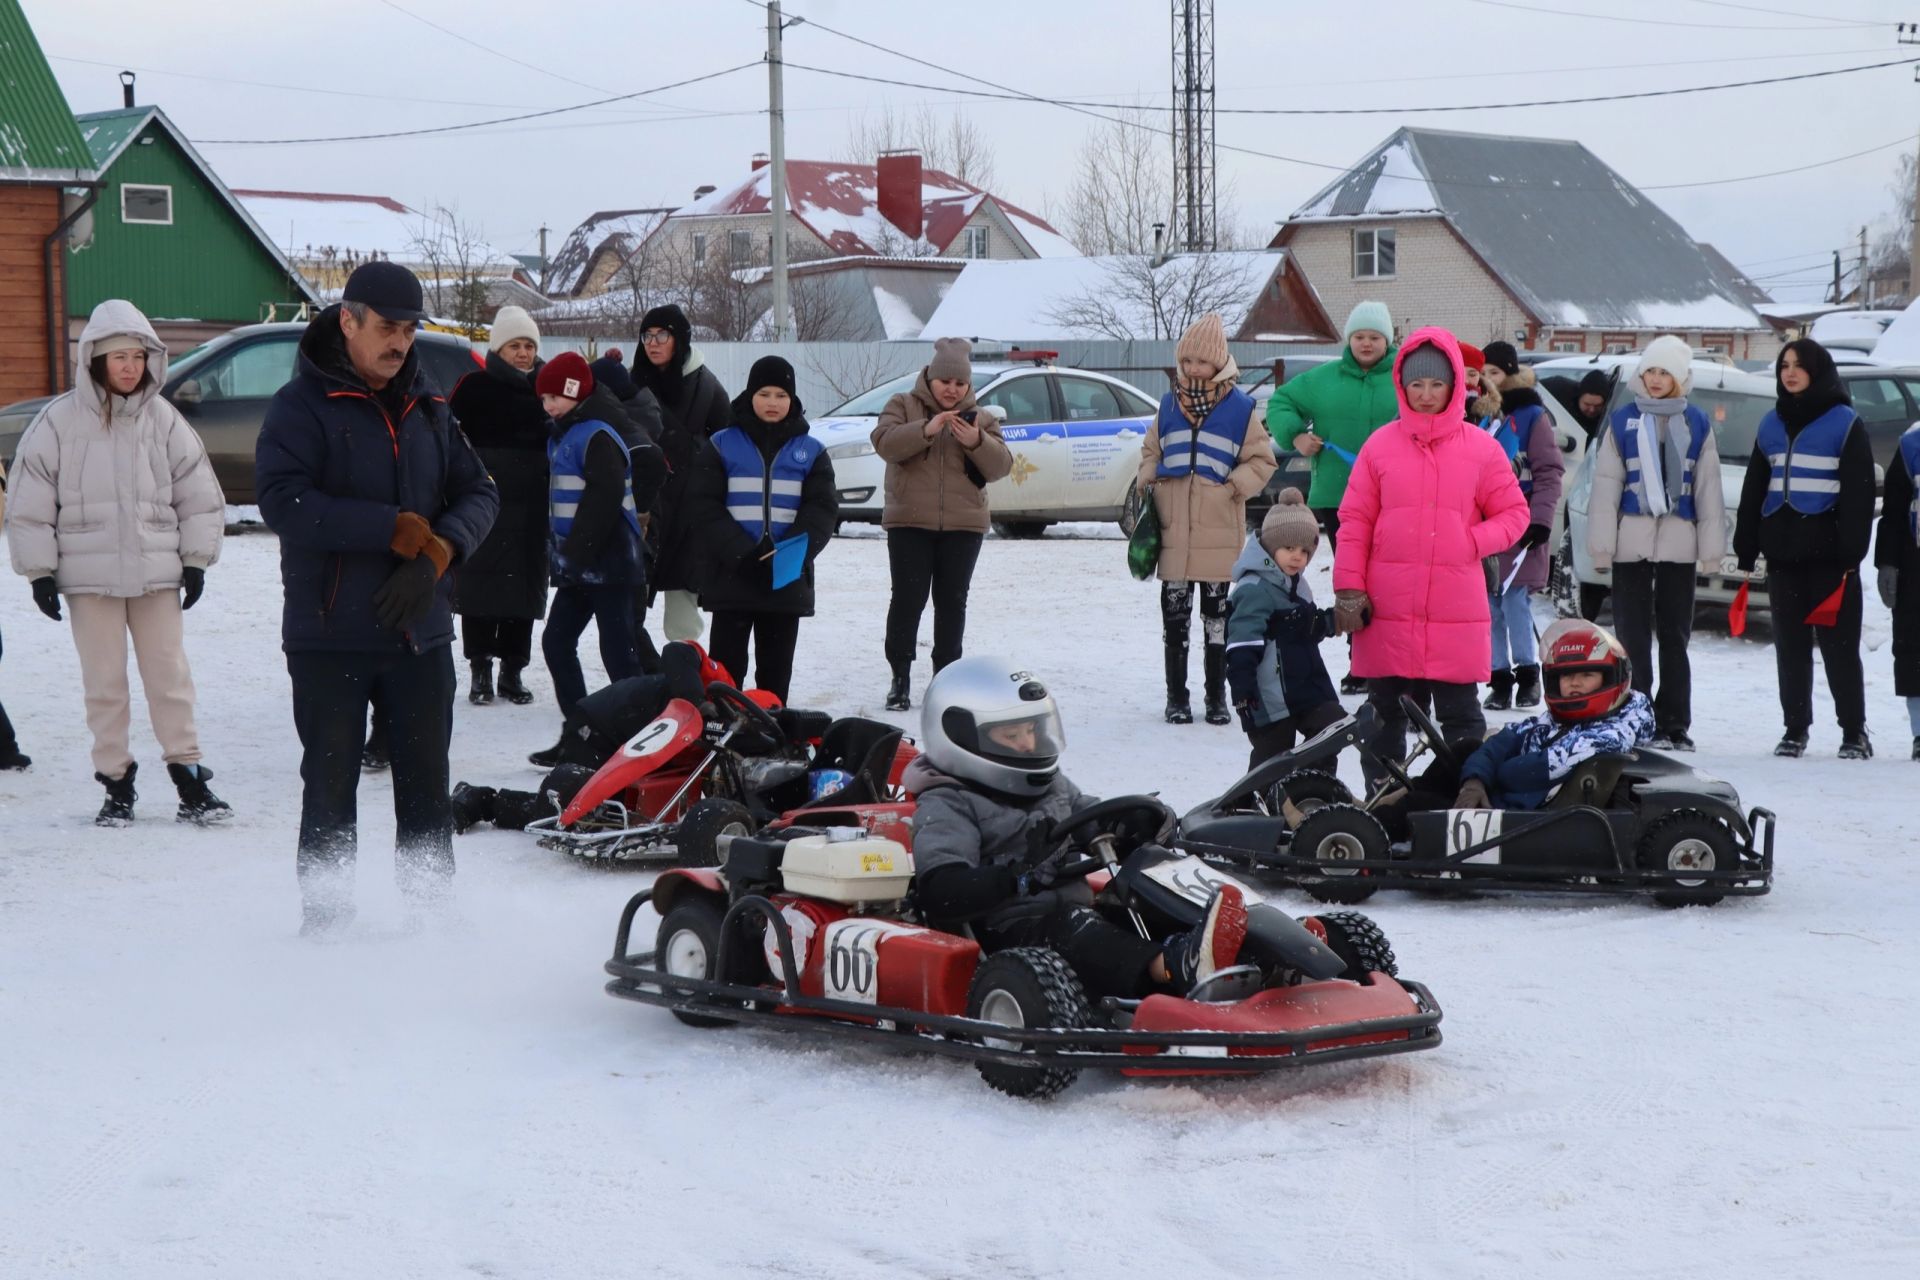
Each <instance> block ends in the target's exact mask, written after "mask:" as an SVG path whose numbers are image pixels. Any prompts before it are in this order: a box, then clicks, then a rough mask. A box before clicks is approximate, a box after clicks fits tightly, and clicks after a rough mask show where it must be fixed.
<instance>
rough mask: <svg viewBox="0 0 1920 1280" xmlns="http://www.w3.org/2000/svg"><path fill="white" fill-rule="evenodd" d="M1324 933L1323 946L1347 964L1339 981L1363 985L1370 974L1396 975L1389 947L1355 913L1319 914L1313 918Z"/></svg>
mask: <svg viewBox="0 0 1920 1280" xmlns="http://www.w3.org/2000/svg"><path fill="white" fill-rule="evenodd" d="M1313 918H1314V919H1316V920H1318V921H1319V922H1320V924H1321V926H1322V927H1323V928H1324V929H1326V931H1327V946H1328V947H1329V948H1331V949H1332V951H1333V954H1335V955H1337V956H1339V957H1340V958H1341V959H1342V960H1344V961H1346V962H1347V967H1346V970H1345V971H1344V972H1343V973H1341V975H1340V976H1341V977H1343V978H1351V979H1353V980H1354V981H1355V982H1363V981H1365V980H1366V977H1367V975H1368V974H1370V973H1384V974H1386V975H1388V976H1389V977H1393V976H1396V975H1398V974H1399V972H1400V965H1399V963H1398V962H1397V961H1396V960H1395V959H1394V956H1393V944H1392V943H1390V942H1388V941H1387V935H1386V934H1385V933H1384V932H1382V931H1381V929H1380V926H1379V925H1377V924H1375V923H1374V922H1373V921H1372V920H1371V919H1369V918H1368V917H1366V916H1363V915H1361V914H1360V913H1359V912H1358V911H1323V912H1321V913H1320V914H1319V915H1317V916H1314V917H1313Z"/></svg>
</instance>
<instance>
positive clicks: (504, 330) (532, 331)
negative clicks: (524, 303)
mask: <svg viewBox="0 0 1920 1280" xmlns="http://www.w3.org/2000/svg"><path fill="white" fill-rule="evenodd" d="M515 338H526V339H527V340H528V341H530V342H532V343H533V345H534V346H536V347H537V346H539V345H540V326H539V325H537V324H535V323H534V322H533V317H532V316H530V315H528V314H527V309H526V308H525V307H513V306H507V307H502V308H500V312H499V314H498V315H496V316H494V318H493V327H492V329H491V330H490V331H489V332H488V334H487V347H488V349H490V350H493V351H498V350H499V349H500V348H502V347H504V346H506V345H507V344H508V343H509V342H512V341H513V340H514V339H515Z"/></svg>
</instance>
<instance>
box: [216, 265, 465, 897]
mask: <svg viewBox="0 0 1920 1280" xmlns="http://www.w3.org/2000/svg"><path fill="white" fill-rule="evenodd" d="M424 316H425V310H424V304H423V299H422V296H421V289H420V282H419V281H418V280H416V279H415V278H414V276H413V273H412V272H410V271H408V270H406V269H405V268H404V267H400V266H398V265H396V264H394V263H390V262H372V263H368V264H367V265H365V266H363V267H361V268H359V269H358V270H356V271H355V272H354V273H353V275H352V276H350V277H349V278H348V280H347V285H346V289H345V291H344V293H343V295H342V301H341V302H340V303H338V304H336V305H334V306H331V307H328V308H327V309H326V310H325V311H323V312H321V313H320V314H319V315H318V316H316V317H315V318H314V320H313V322H312V323H311V324H310V325H308V327H307V332H306V336H305V337H303V338H302V339H301V340H300V356H299V363H298V365H297V367H296V371H295V373H294V376H293V380H292V381H291V382H289V383H287V385H286V386H284V387H282V388H280V391H279V393H278V394H276V395H275V396H274V398H273V403H272V404H271V405H270V406H269V407H268V409H267V416H266V422H265V423H264V425H263V426H262V427H261V431H260V440H259V443H258V445H257V446H256V448H255V454H254V472H255V491H256V492H257V493H258V494H259V497H260V513H261V515H262V516H263V517H264V518H265V520H266V523H267V526H268V527H269V528H271V529H272V530H273V531H274V533H276V534H277V535H279V538H280V578H281V583H282V586H283V587H284V590H285V606H284V611H283V614H282V621H281V635H282V647H283V648H284V649H285V650H286V654H287V672H288V675H289V676H290V677H291V678H292V682H293V721H294V727H295V729H296V730H297V731H298V733H299V735H300V745H301V748H302V751H303V754H302V757H301V762H300V777H301V780H302V781H303V783H304V784H305V787H304V791H303V794H302V798H301V808H300V852H299V860H298V869H299V873H300V890H301V896H302V898H303V901H304V905H305V920H304V923H303V924H302V927H301V932H302V933H303V934H313V933H319V932H323V931H327V930H331V929H335V928H338V927H340V926H343V925H344V924H346V923H347V922H348V921H349V920H351V918H352V916H353V911H354V907H353V860H354V855H355V850H356V848H357V844H358V826H357V810H356V790H357V788H358V786H359V781H360V749H361V735H362V733H363V732H364V731H365V728H366V723H367V705H368V702H369V700H370V699H371V698H372V697H374V696H376V695H377V696H378V697H379V698H380V700H381V702H382V704H383V705H384V707H385V709H386V714H387V719H388V723H389V736H390V742H391V751H392V758H393V804H394V817H395V833H394V867H395V873H396V875H397V877H398V879H399V882H400V887H401V889H402V891H403V892H404V893H405V894H406V895H407V896H408V897H409V898H410V899H411V900H412V901H413V902H415V903H416V904H417V905H432V904H433V903H435V902H436V901H438V900H440V899H443V898H444V896H445V895H446V894H447V893H448V891H449V890H450V888H451V881H452V877H453V826H452V818H451V814H450V812H449V810H448V807H447V743H448V738H449V735H450V733H451V730H452V726H453V687H454V686H453V653H452V647H451V641H452V639H453V608H452V583H451V581H450V580H449V579H448V577H447V570H448V568H449V567H450V566H451V565H452V564H453V563H454V562H456V561H461V560H464V559H465V558H466V557H467V556H470V555H472V554H473V551H474V549H475V548H476V547H478V546H479V545H480V543H481V542H482V541H483V540H484V539H485V538H486V536H487V531H488V530H489V529H490V528H491V527H492V525H493V521H494V517H495V516H496V515H497V514H498V512H499V508H500V498H499V494H498V493H497V492H496V490H495V489H494V486H493V481H492V480H491V479H490V478H489V477H488V475H487V472H486V469H485V468H484V467H483V466H482V465H481V463H480V459H479V458H478V457H477V456H476V455H475V454H474V452H473V449H472V448H471V447H470V446H469V445H468V444H467V441H466V438H465V437H464V436H462V435H461V433H460V431H459V429H458V428H457V427H456V426H455V425H454V424H453V422H452V420H451V418H450V416H449V415H448V412H447V408H446V402H445V399H444V397H443V396H442V395H441V394H440V390H439V388H438V387H436V386H434V384H433V380H432V378H431V377H430V376H429V375H428V374H427V373H426V371H425V370H424V369H422V367H421V364H420V356H419V353H418V352H416V351H415V350H414V349H413V339H414V335H415V334H416V333H417V332H418V330H419V324H420V321H421V319H422V318H423V317H424Z"/></svg>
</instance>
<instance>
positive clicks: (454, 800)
mask: <svg viewBox="0 0 1920 1280" xmlns="http://www.w3.org/2000/svg"><path fill="white" fill-rule="evenodd" d="M494 794H495V793H494V789H493V788H492V787H476V786H474V785H473V784H472V783H468V782H458V783H455V784H454V787H453V794H452V795H451V796H449V797H448V798H447V804H448V807H449V808H451V809H452V810H453V829H454V830H455V831H456V832H462V831H466V830H468V829H469V828H471V827H476V826H478V825H480V824H481V823H483V822H492V821H493V798H494Z"/></svg>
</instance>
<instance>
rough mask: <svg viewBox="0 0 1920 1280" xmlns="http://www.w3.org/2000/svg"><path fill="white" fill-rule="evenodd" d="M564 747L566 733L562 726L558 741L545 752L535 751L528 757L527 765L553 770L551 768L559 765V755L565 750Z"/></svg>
mask: <svg viewBox="0 0 1920 1280" xmlns="http://www.w3.org/2000/svg"><path fill="white" fill-rule="evenodd" d="M566 745H567V731H566V728H565V727H564V726H562V728H561V730H560V739H559V741H557V742H555V743H554V744H553V745H552V746H550V747H548V748H547V749H546V750H545V751H536V752H534V753H533V754H532V755H530V756H528V757H527V763H528V764H537V765H539V766H540V767H541V768H542V769H551V768H553V766H555V765H557V764H559V763H560V753H561V752H562V751H564V750H565V749H566Z"/></svg>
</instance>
